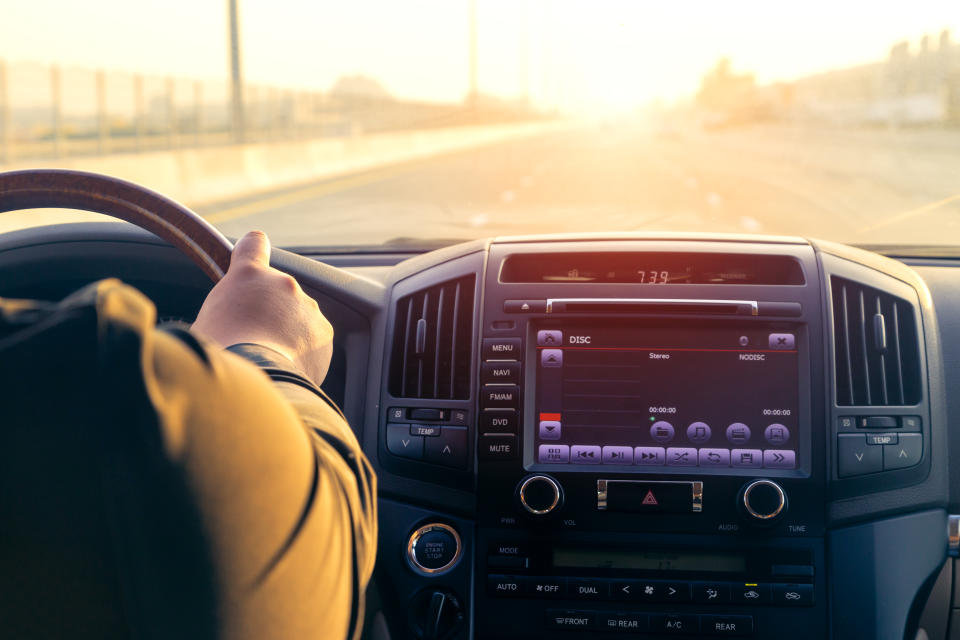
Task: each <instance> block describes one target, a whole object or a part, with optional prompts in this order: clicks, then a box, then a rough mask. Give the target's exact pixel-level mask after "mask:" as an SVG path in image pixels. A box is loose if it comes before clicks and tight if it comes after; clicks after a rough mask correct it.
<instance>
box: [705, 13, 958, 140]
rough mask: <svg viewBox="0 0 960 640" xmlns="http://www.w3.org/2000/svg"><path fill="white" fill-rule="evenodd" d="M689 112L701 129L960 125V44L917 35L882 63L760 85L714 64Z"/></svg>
mask: <svg viewBox="0 0 960 640" xmlns="http://www.w3.org/2000/svg"><path fill="white" fill-rule="evenodd" d="M696 106H697V110H698V113H699V118H700V122H701V124H702V125H703V126H704V127H705V128H713V127H720V126H731V125H737V124H747V123H752V122H762V121H767V120H778V121H796V122H819V123H825V124H836V125H842V126H851V125H865V126H895V127H896V126H946V125H960V44H957V43H954V42H953V41H952V40H951V34H950V32H949V31H947V30H944V31H943V32H941V33H940V35H939V36H938V37H936V38H932V37H930V36H924V37H923V38H922V39H921V40H920V42H919V44H918V46H917V47H916V48H915V49H912V48H911V46H910V43H909V42H907V41H902V42H898V43H897V44H895V45H893V47H891V49H890V54H889V56H888V58H887V59H886V60H884V61H880V62H873V63H869V64H863V65H858V66H853V67H847V68H842V69H832V70H830V71H825V72H823V73H817V74H813V75H809V76H805V77H802V78H798V79H797V80H794V81H792V82H781V83H775V84H770V85H762V86H760V85H757V84H756V83H755V82H754V79H753V76H752V75H749V74H736V73H734V72H733V71H732V70H731V68H730V63H729V61H728V60H721V61H720V62H719V63H718V64H717V65H716V66H715V67H714V68H713V69H711V70H710V71H709V72H708V73H707V74H706V75H705V76H704V77H703V80H702V82H701V85H700V91H699V92H698V93H697V96H696Z"/></svg>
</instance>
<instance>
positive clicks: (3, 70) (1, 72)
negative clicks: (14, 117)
mask: <svg viewBox="0 0 960 640" xmlns="http://www.w3.org/2000/svg"><path fill="white" fill-rule="evenodd" d="M12 127H13V124H12V122H11V120H10V94H9V93H7V63H6V62H4V61H3V60H0V162H10V160H12V159H13V129H12Z"/></svg>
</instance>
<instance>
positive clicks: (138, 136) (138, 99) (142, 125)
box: [133, 75, 146, 151]
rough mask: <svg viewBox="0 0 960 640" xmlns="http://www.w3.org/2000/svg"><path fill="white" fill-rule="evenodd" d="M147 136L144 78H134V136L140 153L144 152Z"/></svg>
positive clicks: (138, 76)
mask: <svg viewBox="0 0 960 640" xmlns="http://www.w3.org/2000/svg"><path fill="white" fill-rule="evenodd" d="M145 134H146V116H145V115H144V112H143V76H141V75H136V76H134V77H133V135H134V144H135V146H136V148H137V150H138V151H142V150H143V146H144V142H145V140H144V136H145Z"/></svg>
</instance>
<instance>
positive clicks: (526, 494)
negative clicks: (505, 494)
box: [517, 474, 563, 516]
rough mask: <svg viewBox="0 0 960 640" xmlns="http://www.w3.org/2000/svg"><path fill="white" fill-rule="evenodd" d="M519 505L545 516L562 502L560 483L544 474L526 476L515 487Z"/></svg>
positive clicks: (530, 511)
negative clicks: (516, 487)
mask: <svg viewBox="0 0 960 640" xmlns="http://www.w3.org/2000/svg"><path fill="white" fill-rule="evenodd" d="M517 496H518V497H519V499H520V505H521V506H522V507H523V508H524V509H526V511H527V512H528V513H530V514H532V515H535V516H545V515H547V514H548V513H550V512H551V511H554V510H555V509H558V508H559V507H560V506H561V505H562V504H563V490H562V489H560V484H559V483H558V482H557V481H556V480H554V479H553V478H551V477H550V476H545V475H540V474H538V475H533V476H527V477H526V478H524V479H523V480H522V481H521V482H520V487H519V488H518V489H517Z"/></svg>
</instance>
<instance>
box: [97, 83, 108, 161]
mask: <svg viewBox="0 0 960 640" xmlns="http://www.w3.org/2000/svg"><path fill="white" fill-rule="evenodd" d="M96 84H97V150H98V151H99V152H100V153H101V154H107V153H110V114H108V113H107V74H106V72H104V70H103V69H100V70H99V71H97V75H96Z"/></svg>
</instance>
